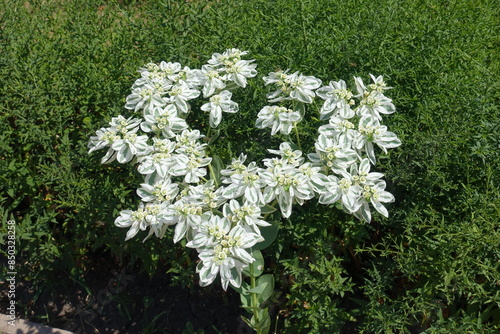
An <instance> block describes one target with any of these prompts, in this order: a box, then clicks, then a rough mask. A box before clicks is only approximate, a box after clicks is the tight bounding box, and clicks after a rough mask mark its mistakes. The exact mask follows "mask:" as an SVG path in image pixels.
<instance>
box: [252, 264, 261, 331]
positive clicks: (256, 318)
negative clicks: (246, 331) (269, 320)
mask: <svg viewBox="0 0 500 334" xmlns="http://www.w3.org/2000/svg"><path fill="white" fill-rule="evenodd" d="M255 287H256V280H255V277H254V270H253V264H250V289H254V288H255ZM250 294H251V297H252V298H251V301H252V305H251V307H252V312H253V320H254V323H255V324H258V323H259V322H260V321H259V311H258V309H259V299H258V297H257V294H256V293H255V292H251V293H250ZM254 330H255V331H256V332H257V334H261V333H262V331H261V329H260V327H259V326H256V327H255V328H254Z"/></svg>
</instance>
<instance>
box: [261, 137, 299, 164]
mask: <svg viewBox="0 0 500 334" xmlns="http://www.w3.org/2000/svg"><path fill="white" fill-rule="evenodd" d="M268 151H269V153H273V154H277V155H280V156H281V158H283V160H285V161H286V162H287V164H290V165H294V166H299V165H301V164H302V162H304V158H303V157H302V152H301V151H300V150H294V149H292V147H291V146H290V143H287V142H284V143H281V144H280V149H279V150H270V149H268Z"/></svg>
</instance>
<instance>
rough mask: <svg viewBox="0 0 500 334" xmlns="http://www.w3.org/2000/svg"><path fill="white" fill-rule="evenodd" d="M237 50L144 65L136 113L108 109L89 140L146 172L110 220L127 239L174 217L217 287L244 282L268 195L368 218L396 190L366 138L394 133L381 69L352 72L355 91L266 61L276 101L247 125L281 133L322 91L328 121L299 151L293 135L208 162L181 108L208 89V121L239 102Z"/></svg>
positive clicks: (243, 80) (380, 140) (131, 105)
mask: <svg viewBox="0 0 500 334" xmlns="http://www.w3.org/2000/svg"><path fill="white" fill-rule="evenodd" d="M246 54H247V52H245V51H240V50H237V49H229V50H226V51H225V52H223V53H222V54H220V53H215V54H213V55H212V58H211V59H210V60H208V62H207V64H205V65H203V66H202V67H201V69H190V68H189V67H182V66H181V64H179V63H171V62H169V63H166V62H161V63H160V64H148V65H146V66H145V67H144V68H141V69H140V70H139V73H140V76H141V77H140V78H139V79H138V80H136V81H135V83H134V84H133V86H132V93H131V94H130V95H129V96H128V97H127V99H126V105H125V108H126V109H127V110H129V111H131V112H132V113H135V116H132V117H129V118H125V117H123V116H118V117H115V118H113V119H112V120H111V122H110V123H109V125H110V126H109V127H107V128H101V129H100V130H98V131H97V132H96V135H95V136H92V137H91V138H90V142H89V153H91V152H93V151H96V150H100V149H105V148H107V149H108V151H107V153H106V154H105V156H104V157H103V158H102V163H110V162H112V161H114V160H117V161H118V162H119V163H127V162H133V163H135V164H136V165H137V171H138V172H139V173H140V174H141V175H142V176H143V179H144V181H143V183H141V185H140V188H139V189H137V195H138V196H139V197H140V199H141V202H140V204H139V207H138V209H137V210H135V211H134V210H124V211H122V212H121V213H120V215H119V217H117V218H116V220H115V225H116V226H118V227H122V228H128V229H129V230H128V232H127V236H126V240H128V239H131V238H133V237H134V236H136V235H137V234H138V233H139V231H146V230H149V232H148V234H147V237H146V239H147V238H148V237H150V236H152V235H153V234H154V235H155V236H156V237H158V238H162V237H164V236H165V234H166V232H167V230H168V228H169V226H172V227H173V240H174V242H180V241H181V240H183V239H185V240H186V246H187V247H190V248H194V249H196V250H197V251H198V253H199V259H200V261H199V263H198V267H197V272H198V273H199V275H200V284H201V285H202V286H206V285H208V284H211V283H212V282H213V281H214V280H215V278H216V277H217V276H220V278H221V282H222V286H223V287H224V289H226V288H227V287H228V285H231V286H233V287H240V286H241V283H242V275H243V272H244V270H245V269H246V268H248V266H249V265H250V264H251V263H253V262H254V261H255V259H254V257H253V256H252V250H253V249H254V248H256V246H258V245H259V243H261V242H263V241H264V237H263V233H262V228H265V227H269V226H271V223H270V222H268V221H266V219H267V214H266V213H265V212H270V210H269V208H270V207H274V206H276V205H277V206H278V207H279V210H280V212H281V215H282V216H283V217H286V218H288V217H290V216H291V214H292V208H293V205H294V204H298V205H302V204H303V203H304V202H305V201H308V200H311V199H313V198H318V201H319V203H321V204H325V205H329V204H334V203H339V204H340V206H341V207H342V208H343V209H344V210H345V211H347V212H349V213H352V214H353V215H354V216H356V217H358V218H359V219H362V220H365V221H367V222H370V221H371V212H370V205H371V206H372V207H374V208H375V210H376V211H378V212H379V213H381V214H382V215H384V216H387V215H388V212H387V209H386V208H385V207H384V206H383V204H382V203H388V202H391V201H393V200H394V197H393V196H392V195H391V194H390V193H388V192H386V191H385V182H384V181H383V180H382V177H383V175H382V174H380V173H375V172H370V166H371V165H374V164H375V163H376V160H375V146H378V147H379V148H381V149H382V150H383V151H384V152H387V149H388V148H393V147H397V146H399V145H400V141H399V140H398V138H397V137H396V135H395V134H393V133H392V132H389V131H387V127H386V126H384V125H382V123H381V121H382V117H381V115H384V114H390V113H393V112H394V111H395V110H394V105H393V104H392V102H391V100H390V99H389V98H387V97H385V96H384V95H383V92H384V91H385V90H386V89H388V87H386V85H385V83H384V81H383V78H382V77H377V78H375V77H374V76H371V77H372V81H373V83H372V84H369V85H367V86H366V85H365V84H364V83H363V81H362V80H361V79H360V78H355V85H356V88H357V92H356V94H355V93H353V92H351V91H349V90H348V89H347V86H346V83H345V82H344V81H342V80H340V81H338V82H333V81H332V82H330V84H329V85H328V86H324V87H321V80H319V79H317V78H315V77H312V76H305V75H303V74H301V73H299V72H295V73H293V74H288V71H278V72H273V73H270V74H269V75H268V76H266V77H264V81H265V83H266V84H269V85H275V86H276V90H275V91H273V92H271V93H269V94H268V99H269V102H270V103H277V104H275V105H269V106H265V107H264V108H263V109H262V110H261V111H260V112H259V113H258V114H257V119H256V126H257V127H258V128H261V129H266V128H270V129H271V134H272V135H275V134H278V133H280V134H282V135H289V134H290V133H291V131H292V130H294V129H295V130H296V129H297V128H296V127H297V125H298V124H299V122H300V121H301V120H302V119H303V118H304V115H305V112H306V108H307V105H309V104H312V103H314V102H315V101H316V100H318V99H317V98H318V97H319V98H320V99H321V100H322V101H323V104H322V107H321V109H320V118H321V119H322V120H328V124H325V125H322V126H320V127H319V129H318V132H319V134H318V139H317V141H316V143H315V147H314V149H315V151H314V152H311V153H309V154H304V153H303V152H302V151H301V149H300V148H299V147H298V146H297V144H299V143H293V142H292V140H290V141H288V142H283V143H282V144H281V145H280V146H279V148H278V149H269V150H268V151H269V153H271V154H272V155H273V157H270V158H266V159H264V160H263V161H262V162H261V164H258V163H257V162H254V161H251V162H247V161H246V159H247V156H246V155H245V154H241V155H240V156H239V157H237V158H234V159H233V160H232V162H231V164H229V165H228V166H227V167H226V168H224V169H221V170H215V168H216V164H212V158H211V157H210V156H207V150H206V148H207V144H206V143H205V142H204V141H203V138H204V136H203V134H202V133H201V132H200V131H199V130H196V129H191V128H190V126H189V124H188V123H187V122H186V115H187V114H188V113H189V112H192V106H191V102H190V101H191V100H193V99H196V98H203V99H205V101H206V102H205V103H202V104H200V105H201V107H200V110H201V111H202V112H206V113H209V116H208V118H209V123H210V126H211V127H217V126H218V125H219V124H220V122H221V120H222V115H223V112H226V113H235V112H237V111H238V109H239V107H238V104H237V103H236V102H235V101H232V92H231V91H232V90H234V89H236V88H244V87H246V85H247V79H249V78H252V77H255V76H256V74H257V71H256V70H255V68H256V65H255V64H254V63H253V60H245V59H242V57H243V56H245V55H246ZM356 101H357V104H356ZM296 131H297V130H296ZM297 135H298V132H297ZM299 146H300V144H299ZM306 158H307V160H306ZM209 168H210V169H211V171H210V177H209V176H208V175H209V173H208V169H209ZM219 182H220V184H219ZM264 208H265V210H264ZM271 209H272V208H271Z"/></svg>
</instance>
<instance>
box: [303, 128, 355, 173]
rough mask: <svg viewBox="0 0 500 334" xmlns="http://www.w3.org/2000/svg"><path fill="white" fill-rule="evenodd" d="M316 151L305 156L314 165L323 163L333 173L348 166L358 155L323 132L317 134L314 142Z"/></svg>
mask: <svg viewBox="0 0 500 334" xmlns="http://www.w3.org/2000/svg"><path fill="white" fill-rule="evenodd" d="M314 147H315V148H316V153H309V154H308V155H307V157H308V158H309V160H311V161H312V162H313V163H314V164H315V165H319V166H322V165H325V166H327V167H328V168H329V169H331V170H332V171H333V172H335V173H337V174H338V173H340V171H341V170H344V169H346V168H349V166H351V165H352V164H353V163H354V162H356V159H357V158H358V155H357V154H356V152H355V151H354V150H352V149H351V148H349V146H345V144H344V145H343V144H341V143H338V142H337V141H336V140H335V139H332V138H328V137H326V136H325V135H323V134H320V135H319V136H318V139H317V140H316V143H315V144H314Z"/></svg>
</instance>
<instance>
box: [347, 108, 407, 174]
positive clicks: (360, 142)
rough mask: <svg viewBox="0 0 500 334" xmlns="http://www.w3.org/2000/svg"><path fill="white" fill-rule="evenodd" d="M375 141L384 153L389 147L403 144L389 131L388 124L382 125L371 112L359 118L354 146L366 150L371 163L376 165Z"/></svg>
mask: <svg viewBox="0 0 500 334" xmlns="http://www.w3.org/2000/svg"><path fill="white" fill-rule="evenodd" d="M373 143H375V144H377V146H378V147H380V148H381V149H382V150H383V151H384V153H387V149H388V148H394V147H398V146H399V145H401V141H400V140H399V139H398V137H397V136H396V135H395V134H394V133H392V132H390V131H387V126H385V125H380V123H379V121H378V119H376V118H375V117H374V116H372V115H371V114H367V115H364V116H363V117H361V119H360V120H359V125H358V133H357V136H356V137H355V138H354V141H353V147H354V148H355V149H357V150H364V151H365V152H366V154H367V156H368V158H369V159H370V161H371V163H372V164H374V165H375V163H376V158H375V151H374V149H373Z"/></svg>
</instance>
